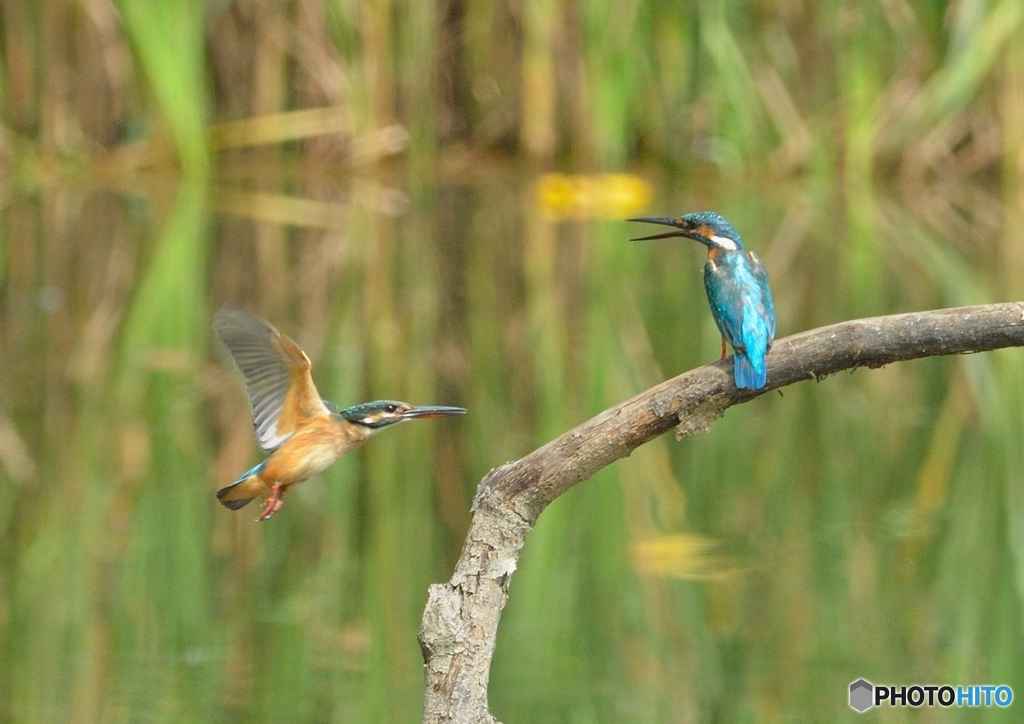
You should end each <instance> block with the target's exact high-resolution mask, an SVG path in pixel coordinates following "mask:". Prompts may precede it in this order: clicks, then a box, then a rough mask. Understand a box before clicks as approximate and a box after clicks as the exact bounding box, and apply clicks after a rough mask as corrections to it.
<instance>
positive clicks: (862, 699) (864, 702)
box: [850, 679, 875, 714]
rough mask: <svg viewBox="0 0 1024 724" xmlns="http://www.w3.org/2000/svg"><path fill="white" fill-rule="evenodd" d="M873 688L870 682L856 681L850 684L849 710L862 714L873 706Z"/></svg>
mask: <svg viewBox="0 0 1024 724" xmlns="http://www.w3.org/2000/svg"><path fill="white" fill-rule="evenodd" d="M874 688H875V687H873V686H872V685H871V682H870V681H865V680H864V679H857V680H856V681H855V682H853V683H852V684H850V708H851V709H854V710H856V711H859V712H860V713H861V714H863V713H864V712H866V711H867V710H868V709H870V708H871V707H872V706H874V703H873V702H872V699H873V698H874V696H873V694H874Z"/></svg>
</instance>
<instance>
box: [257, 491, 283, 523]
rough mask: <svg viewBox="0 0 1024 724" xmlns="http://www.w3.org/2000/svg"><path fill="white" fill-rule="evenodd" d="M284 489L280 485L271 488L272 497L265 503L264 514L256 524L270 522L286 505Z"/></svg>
mask: <svg viewBox="0 0 1024 724" xmlns="http://www.w3.org/2000/svg"><path fill="white" fill-rule="evenodd" d="M283 498H284V489H283V488H282V487H281V486H280V485H271V486H270V497H269V498H267V499H266V500H264V501H263V512H262V513H260V517H259V518H257V519H256V522H262V521H264V520H269V519H270V518H271V517H272V516H273V515H274V513H276V512H277V511H279V510H281V506H282V505H284V500H283Z"/></svg>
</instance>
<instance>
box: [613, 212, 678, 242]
mask: <svg viewBox="0 0 1024 724" xmlns="http://www.w3.org/2000/svg"><path fill="white" fill-rule="evenodd" d="M626 221H642V222H644V223H645V224H661V225H662V226H671V227H672V228H673V229H675V230H674V231H667V232H665V233H664V234H654V235H652V236H638V237H637V238H635V239H630V241H652V240H654V239H670V238H673V237H677V236H686V234H684V233H683V230H682V229H680V228H679V227H678V226H676V225H675V219H669V218H665V217H644V218H640V219H626Z"/></svg>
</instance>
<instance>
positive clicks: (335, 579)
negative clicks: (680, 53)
mask: <svg viewBox="0 0 1024 724" xmlns="http://www.w3.org/2000/svg"><path fill="white" fill-rule="evenodd" d="M566 178H567V177H561V183H562V184H563V185H562V186H558V187H557V188H555V189H554V191H551V193H555V192H557V191H558V189H562V190H563V191H564V190H565V188H570V187H572V188H575V187H574V186H572V183H571V179H570V181H566ZM598 178H600V177H598ZM616 178H619V181H621V178H628V177H616ZM555 180H558V179H557V178H556V179H555ZM545 183H549V184H550V183H551V179H550V178H549V179H548V180H547V181H546V182H545ZM565 183H569V186H565ZM588 183H590V182H588ZM630 183H636V182H630ZM296 186H297V187H298V190H295V189H293V190H291V191H289V192H287V193H278V192H270V193H266V192H261V193H259V194H257V193H250V192H246V191H242V190H238V189H227V190H224V189H217V190H210V189H206V188H201V187H178V188H176V187H160V188H157V189H154V190H152V191H142V190H140V189H133V190H131V193H129V192H118V191H110V190H95V191H83V190H80V189H64V188H47V189H43V190H42V191H39V192H38V193H35V194H33V195H27V196H12V197H10V198H8V199H7V200H6V203H5V205H4V206H3V207H2V215H0V233H2V235H3V238H2V244H0V272H2V277H0V278H2V281H3V286H2V288H0V289H2V292H0V374H2V378H3V380H4V383H3V385H2V387H0V390H2V395H0V481H2V484H3V486H4V490H5V494H4V495H2V496H0V526H2V531H3V532H2V537H0V542H2V545H3V549H4V555H3V556H2V561H3V562H2V563H0V641H2V646H3V655H2V656H0V682H3V683H2V684H0V692H2V696H0V702H2V703H0V712H2V718H4V719H10V720H12V721H52V720H64V721H71V720H73V721H83V722H89V721H121V720H129V719H132V720H134V719H147V720H148V719H156V720H175V721H177V720H194V721H225V720H227V721H232V720H235V721H290V722H294V721H310V722H314V721H327V720H330V721H340V722H372V721H380V722H398V721H415V720H416V719H417V717H418V716H419V711H420V707H421V697H422V691H421V658H420V652H419V650H418V646H417V643H416V631H417V628H418V625H419V618H420V615H421V613H422V608H423V604H424V601H425V597H426V589H427V585H428V584H429V583H431V582H434V581H439V580H443V579H445V578H447V576H448V574H449V572H450V567H451V564H452V562H453V561H454V560H455V558H456V556H457V555H458V551H459V548H460V545H461V536H462V533H463V532H464V530H465V528H466V525H467V522H468V505H469V501H470V499H471V496H472V491H473V488H474V485H475V483H476V481H477V480H479V478H480V477H481V476H482V475H483V474H484V473H486V472H487V470H489V469H490V468H492V467H494V466H496V465H498V464H500V463H502V462H505V461H507V460H510V459H514V458H517V457H520V456H522V455H524V454H525V453H527V452H529V451H530V450H531V449H533V448H534V447H536V446H537V445H539V444H541V443H543V442H545V441H546V440H548V439H550V438H551V437H553V436H554V435H557V434H559V433H560V432H562V431H564V430H566V429H568V428H569V427H571V426H573V425H574V424H576V423H578V422H580V421H582V420H583V419H585V418H586V417H588V416H590V415H592V414H595V413H596V412H598V411H600V410H602V409H604V408H606V407H608V406H610V405H612V404H614V403H616V402H618V401H621V400H623V399H625V398H627V397H629V396H631V395H633V394H635V393H636V392H638V391H640V390H642V389H644V388H646V387H648V386H650V385H652V384H654V383H656V382H658V381H660V380H662V379H664V378H665V377H666V376H670V375H674V374H677V373H679V372H680V371H682V370H685V369H688V368H691V367H693V366H696V365H699V364H701V363H703V362H706V361H710V360H713V359H715V358H716V356H717V350H718V344H719V342H718V337H717V332H716V330H715V328H714V324H713V322H712V320H711V316H710V314H709V313H708V309H707V303H706V300H705V299H704V291H703V287H702V284H701V281H700V279H701V277H700V273H701V271H700V270H701V265H702V263H703V256H702V253H701V249H700V248H699V247H698V246H697V245H696V244H689V243H688V242H686V241H685V240H681V241H679V242H676V243H661V244H657V245H652V244H647V245H644V244H631V243H628V242H627V241H626V239H628V238H629V236H630V234H631V230H630V229H628V228H627V225H626V224H624V223H621V222H615V221H604V220H601V221H597V220H594V221H583V220H575V221H557V220H555V219H552V218H551V216H552V211H551V209H550V208H548V209H544V208H541V207H539V206H537V205H536V204H537V199H538V198H540V199H542V200H543V198H544V194H542V193H541V194H540V195H539V196H538V193H539V191H538V189H543V188H548V187H545V186H543V185H541V186H538V185H537V182H536V179H532V178H523V177H519V176H517V175H515V174H510V173H507V172H504V171H502V172H499V173H497V174H495V175H488V174H486V173H480V174H479V175H470V176H469V177H466V178H461V179H459V180H458V181H457V182H456V181H453V180H450V179H449V180H442V181H439V182H437V183H436V184H434V183H423V181H422V179H419V180H418V181H417V183H416V184H415V185H413V186H412V187H411V188H408V189H407V188H405V182H404V181H403V180H402V179H401V177H400V176H398V175H396V177H395V178H388V179H364V180H362V181H352V182H349V181H335V182H330V181H328V180H324V179H302V180H300V181H299V182H297V184H296ZM628 186H629V184H626V186H625V187H628ZM682 186H683V187H684V188H687V189H693V188H701V189H702V191H701V195H696V194H695V193H693V192H691V191H682V192H680V191H676V190H673V189H671V188H668V187H666V186H665V185H664V184H662V185H661V186H660V189H659V190H658V191H656V192H655V194H654V196H655V200H653V201H650V203H649V206H648V208H647V209H644V210H646V211H650V212H651V213H658V214H662V213H663V214H675V213H680V212H683V211H689V210H695V209H698V208H715V209H718V210H720V211H722V212H723V213H725V214H726V215H727V216H728V217H729V218H730V220H731V221H733V223H734V224H735V225H736V226H737V228H738V229H740V231H741V233H743V234H744V238H745V241H746V242H747V244H748V246H750V247H751V248H753V249H755V250H757V251H758V253H759V254H760V255H761V256H762V258H763V259H764V261H765V264H766V266H767V267H768V269H769V271H770V273H771V275H772V284H773V288H774V290H775V296H776V304H777V311H778V318H779V336H780V337H781V336H785V335H786V334H788V333H791V332H793V331H797V330H801V329H805V328H808V327H812V326H816V325H820V324H825V323H829V322H833V321H838V320H840V319H843V318H846V317H851V316H858V315H862V314H867V313H884V312H896V311H906V310H910V309H918V308H927V307H934V306H940V305H952V304H961V303H968V302H984V301H993V300H996V299H999V298H1002V293H1001V292H1000V291H999V290H1005V289H1012V288H1014V282H1013V281H1012V278H1011V277H1010V276H1009V275H1010V274H1011V271H1010V270H1011V269H1012V268H1014V267H1013V265H1001V264H999V263H998V262H995V263H993V262H992V261H991V260H992V259H993V258H995V259H999V258H1007V259H1013V258H1017V257H1018V256H1019V255H1018V254H1017V253H1016V252H1013V251H1012V250H1010V251H1007V250H1006V249H1004V247H1007V248H1009V247H1010V246H1011V245H1013V244H1015V243H1019V241H1017V240H1015V239H1013V238H1011V237H1010V236H1009V235H1007V236H1006V238H1005V239H1002V238H1001V237H1000V236H999V235H998V233H997V232H995V231H993V230H992V229H993V228H994V227H992V226H986V223H985V221H984V220H985V219H988V220H991V219H992V214H991V209H992V204H993V197H992V196H991V195H990V194H989V193H987V192H986V191H985V190H983V189H981V190H979V189H972V190H971V193H972V194H973V196H967V197H964V196H958V197H957V204H958V209H959V210H958V211H957V212H956V214H955V215H954V216H955V218H956V219H958V220H959V221H958V225H957V226H955V229H956V233H955V235H949V234H947V233H945V232H944V231H943V230H944V229H949V228H954V227H950V226H949V225H948V224H944V223H943V222H942V219H950V218H954V217H951V216H950V214H951V213H952V211H953V208H954V205H953V203H952V201H951V200H950V198H949V197H946V196H943V195H942V194H940V193H935V194H932V195H929V194H926V193H923V194H922V195H921V196H919V197H917V198H916V199H914V200H913V201H912V203H910V204H907V203H906V202H904V201H902V200H895V199H888V198H884V199H873V200H872V205H871V206H870V212H871V215H870V217H869V218H868V217H865V216H864V213H861V214H860V217H861V218H858V219H857V220H856V223H852V222H848V221H847V220H846V219H845V217H844V216H843V215H842V214H840V213H837V212H836V211H835V203H837V202H827V201H825V200H824V199H826V198H828V197H829V194H823V192H822V189H820V188H807V189H805V188H801V187H799V186H792V187H784V188H777V189H763V188H739V189H735V188H733V189H726V188H723V189H721V190H720V191H713V190H708V189H709V187H708V186H707V185H706V184H696V183H694V182H692V181H689V180H688V181H687V182H686V183H685V184H682ZM625 187H623V188H625ZM658 187H659V185H658V184H655V188H658ZM587 188H591V187H590V186H587ZM617 188H619V187H617ZM636 188H641V189H643V188H644V186H643V184H640V185H639V186H636ZM309 189H315V192H313V191H310V190H309ZM549 190H550V189H549ZM570 190H571V188H570ZM591 190H592V189H591ZM620 190H621V189H620ZM559 193H560V192H559ZM555 195H556V196H557V199H562V200H563V201H564V200H565V198H568V197H565V195H564V194H562V195H558V194H555ZM573 198H575V197H573ZM588 198H589V197H588ZM616 198H618V197H616ZM972 199H973V201H972ZM627 200H628V199H627ZM570 201H571V199H570ZM567 203H568V202H567ZM972 204H973V205H972ZM996 204H997V205H998V203H997V202H996ZM584 206H585V204H584V205H583V206H581V205H580V204H579V203H576V202H572V203H569V205H568V206H566V207H565V208H567V209H569V210H570V211H571V213H570V212H568V211H564V210H563V211H562V212H560V213H559V214H557V215H558V216H569V217H579V216H581V215H587V214H586V213H584V212H582V211H580V209H581V208H584ZM598 206H600V207H601V208H603V206H602V205H601V204H598ZM594 213H595V214H597V215H599V216H600V215H601V214H600V213H598V212H597V211H595V212H594ZM964 213H966V214H967V215H968V217H971V215H975V217H976V220H975V222H973V223H968V224H963V223H960V222H962V219H963V218H964V217H963V216H961V214H964ZM623 215H625V214H623ZM971 218H974V217H971ZM993 250H997V251H993ZM1017 291H1019V289H1018V290H1017ZM228 300H230V301H235V302H238V303H240V304H243V305H246V306H248V307H250V308H252V309H253V310H255V311H258V312H259V313H260V314H262V315H264V316H265V317H267V318H268V319H270V320H272V321H273V322H274V323H275V324H276V325H277V326H279V327H280V328H281V330H282V331H284V332H285V333H287V334H289V335H290V336H292V337H293V338H294V339H296V340H297V341H298V342H299V344H300V345H301V346H302V347H303V348H304V349H306V350H307V352H308V353H309V355H310V357H311V358H312V359H313V362H314V372H315V375H316V383H317V385H318V387H319V389H320V391H321V392H322V393H323V394H324V395H325V396H326V397H328V398H329V399H332V400H334V401H336V402H338V403H339V404H342V405H348V404H353V403H355V402H359V401H364V400H370V399H376V398H381V397H389V398H397V399H407V400H410V401H412V402H416V403H430V402H439V403H444V404H450V405H462V406H465V407H468V408H469V409H470V414H469V415H467V416H466V417H465V418H460V419H456V420H452V421H444V424H440V425H421V426H413V425H410V426H407V427H406V426H403V427H402V429H400V430H397V431H395V432H393V433H391V434H390V435H388V436H381V437H378V438H375V439H374V440H373V441H371V442H370V443H368V444H367V446H366V447H364V448H363V449H361V450H360V451H358V452H357V453H354V454H352V455H349V456H347V457H345V458H343V459H342V460H341V461H340V462H339V463H337V464H336V465H335V466H334V467H332V468H331V469H330V470H328V471H327V472H326V473H324V474H322V475H320V476H319V477H318V478H316V479H314V480H312V481H310V482H309V483H306V484H305V485H304V486H302V488H300V489H298V490H297V491H295V492H294V493H293V494H292V496H293V497H291V496H290V501H289V506H288V507H286V508H285V509H284V510H283V511H282V513H281V514H280V515H278V516H277V517H275V518H274V519H273V520H272V521H270V522H269V523H267V524H256V523H255V522H253V520H252V518H253V514H252V512H251V511H249V510H248V509H245V510H243V511H240V512H238V513H232V512H230V511H227V510H225V509H223V508H221V506H219V505H217V503H216V501H215V499H214V497H213V491H214V490H215V489H216V488H217V487H219V486H221V485H223V484H225V483H227V482H230V481H231V480H233V479H234V477H235V476H236V475H237V473H238V471H241V470H244V469H246V468H247V467H248V466H250V465H251V464H252V463H253V462H255V461H256V459H257V457H258V455H257V451H256V447H255V444H254V442H253V440H252V434H251V421H250V418H249V411H248V408H247V405H246V402H245V398H244V395H243V392H242V388H241V384H240V381H239V380H238V379H237V377H236V376H235V374H234V372H233V370H232V368H231V367H230V364H229V363H228V361H227V357H226V355H225V354H224V352H223V350H221V349H219V348H218V347H217V346H216V345H215V344H214V340H213V337H212V334H211V332H210V326H209V322H210V316H211V312H212V310H214V309H216V308H217V307H218V306H219V305H220V304H221V303H223V302H224V301H228ZM1022 373H1024V355H1022V354H1021V353H1020V352H1019V351H1013V350H1010V351H1003V352H999V353H995V354H989V355H979V356H969V357H962V358H957V359H941V360H925V361H921V362H916V363H910V364H904V365H894V366H891V367H889V368H886V369H883V370H878V371H858V372H856V373H855V374H844V375H838V376H836V377H834V378H831V379H828V380H826V381H824V382H822V383H820V384H814V383H811V382H808V383H804V384H800V385H796V386H794V387H791V388H788V389H786V390H785V394H784V396H783V395H770V396H767V397H765V398H763V399H759V400H757V401H755V402H753V403H751V404H748V405H743V406H741V407H739V408H733V409H731V410H729V411H728V413H727V414H726V416H725V417H724V418H723V419H722V420H720V421H718V422H717V423H716V424H714V425H713V426H712V429H711V430H710V432H709V433H707V434H704V435H698V436H695V437H690V438H686V439H684V440H683V441H681V442H679V443H676V442H675V441H673V440H672V439H671V438H670V437H665V438H662V439H659V440H657V441H655V442H653V443H652V444H649V445H647V446H645V447H644V448H642V449H641V450H639V451H637V452H636V453H635V454H634V455H633V456H632V457H631V458H629V459H627V460H623V461H621V462H619V463H616V464H615V465H614V466H612V467H611V468H610V469H608V470H605V471H603V472H602V473H600V474H599V475H598V476H596V478H595V479H594V480H592V481H589V482H587V483H586V484H584V485H581V486H579V488H578V489H576V490H573V491H571V492H570V493H569V494H567V495H566V496H564V498H563V499H562V500H559V501H557V502H556V503H555V504H554V505H553V506H552V507H551V508H550V509H549V510H548V511H547V512H546V513H545V514H544V516H542V518H541V520H540V523H539V525H538V527H537V529H536V531H535V532H534V533H533V534H532V536H531V537H530V539H529V542H528V543H527V546H526V550H525V552H524V556H523V559H522V561H521V565H520V568H519V573H518V575H517V576H516V579H515V581H514V582H513V585H512V589H511V598H510V602H509V606H508V610H507V611H506V614H505V619H504V622H503V627H502V630H501V632H500V636H499V645H498V653H497V657H496V661H495V668H494V680H493V685H492V690H491V701H492V705H493V708H494V711H495V714H496V715H497V716H498V717H499V718H501V719H502V720H503V721H507V722H526V721H530V722H563V721H573V722H634V721H635V722H655V721H657V722H661V721H664V722H676V721H679V722H683V721H707V722H710V721H740V720H742V721H796V720H801V721H803V720H807V721H830V720H834V719H836V718H839V717H842V716H852V714H846V712H849V711H850V710H849V709H848V707H847V706H846V692H847V688H846V687H847V686H848V684H849V683H850V682H851V681H853V680H855V679H857V678H859V677H864V678H867V679H869V680H872V681H876V682H886V683H894V684H900V683H905V684H910V683H950V684H953V685H956V684H984V683H994V684H1002V683H1005V684H1009V685H1011V686H1013V687H1014V688H1015V690H1016V691H1018V692H1024V680H1022V674H1021V672H1022V671H1024V660H1022V659H1024V653H1022V652H1024V646H1022V644H1024V640H1022V631H1021V594H1022V588H1021V581H1022V580H1024V578H1022V577H1021V576H1020V575H1019V574H1017V573H1015V571H1017V570H1019V569H1020V566H1021V564H1022V561H1021V556H1020V553H1021V551H1022V550H1024V528H1022V523H1021V521H1024V507H1022V506H1024V479H1022V474H1021V472H1020V471H1021V470H1022V465H1024V461H1022V459H1021V452H1020V451H1021V449H1022V446H1021V434H1022V433H1021V430H1022V427H1021V412H1020V410H1021V407H1022V406H1021V405H1020V402H1021V400H1022V399H1024V391H1022V389H1021V387H1022V382H1021V380H1022V379H1024V374H1022Z"/></svg>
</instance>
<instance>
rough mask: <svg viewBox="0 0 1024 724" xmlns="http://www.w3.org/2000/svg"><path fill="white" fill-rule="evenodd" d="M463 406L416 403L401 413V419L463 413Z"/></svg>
mask: <svg viewBox="0 0 1024 724" xmlns="http://www.w3.org/2000/svg"><path fill="white" fill-rule="evenodd" d="M465 414H466V408H464V407H447V406H445V405H417V406H415V407H410V408H409V409H408V410H406V411H405V412H403V413H402V419H403V420H413V419H416V418H418V417H422V418H430V417H448V416H449V415H465Z"/></svg>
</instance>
